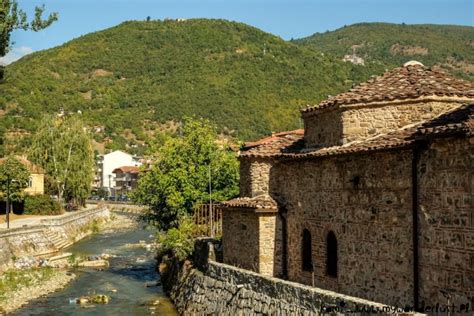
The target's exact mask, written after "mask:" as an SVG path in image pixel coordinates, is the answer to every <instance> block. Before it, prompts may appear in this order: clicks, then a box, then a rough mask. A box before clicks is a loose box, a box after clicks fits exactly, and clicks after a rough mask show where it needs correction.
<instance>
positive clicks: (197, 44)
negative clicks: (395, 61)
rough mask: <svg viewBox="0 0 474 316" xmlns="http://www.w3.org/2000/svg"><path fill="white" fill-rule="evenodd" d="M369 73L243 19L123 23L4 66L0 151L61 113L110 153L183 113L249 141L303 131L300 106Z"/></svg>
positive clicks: (24, 142)
mask: <svg viewBox="0 0 474 316" xmlns="http://www.w3.org/2000/svg"><path fill="white" fill-rule="evenodd" d="M368 75H369V74H368V72H367V69H366V68H364V67H354V66H352V65H351V64H348V63H343V62H341V61H339V60H335V59H334V58H331V57H328V56H324V55H323V54H321V53H319V52H315V51H314V50H311V49H307V48H304V47H301V46H299V45H296V44H293V43H289V42H285V41H284V40H282V39H280V38H279V37H276V36H274V35H271V34H268V33H265V32H262V31H260V30H258V29H256V28H253V27H250V26H248V25H245V24H241V23H235V22H228V21H224V20H205V19H194V20H187V21H175V20H167V21H150V22H136V21H135V22H125V23H122V24H120V25H118V26H116V27H113V28H110V29H107V30H104V31H100V32H96V33H91V34H88V35H85V36H82V37H80V38H78V39H75V40H72V41H70V42H68V43H66V44H64V45H62V46H59V47H56V48H53V49H49V50H45V51H41V52H37V53H34V54H31V55H28V56H26V57H24V58H22V59H21V60H19V61H18V62H16V63H14V64H12V65H10V66H8V67H7V73H6V80H5V82H4V83H2V84H0V117H1V121H0V136H1V135H3V136H2V139H3V143H4V149H5V148H7V147H8V150H10V149H11V148H13V147H15V146H17V147H18V146H20V147H22V146H23V147H24V146H26V145H27V144H28V139H29V136H28V135H29V134H30V133H31V132H32V131H34V129H35V128H36V126H37V124H38V120H39V118H40V117H41V115H42V114H43V113H58V112H59V111H60V109H61V108H62V109H64V111H65V112H69V113H71V112H76V113H77V112H78V111H80V112H81V113H82V114H81V115H82V117H83V119H84V120H85V122H86V123H87V124H88V125H89V126H91V127H94V130H95V131H96V133H95V138H96V140H97V141H98V142H99V143H102V144H106V146H107V147H108V148H128V146H132V147H133V148H136V146H137V145H138V146H140V145H141V144H144V143H146V142H147V141H148V140H149V139H150V138H152V137H154V135H155V134H156V132H157V131H160V130H162V129H164V128H165V127H164V126H170V125H173V124H170V123H169V122H170V121H175V122H177V121H180V120H181V118H182V117H183V116H185V115H197V116H202V117H206V118H209V119H211V120H212V121H214V122H215V123H216V124H217V125H218V126H219V127H220V128H221V130H222V131H223V132H225V133H227V134H231V135H233V136H236V137H238V138H240V139H253V138H256V137H259V136H261V135H264V134H268V133H269V132H271V131H278V130H286V129H292V128H297V127H299V126H301V123H300V120H299V112H298V109H299V108H300V107H301V106H302V105H304V104H307V103H316V102H318V101H320V100H321V99H323V98H325V97H326V96H327V95H328V94H334V93H337V92H340V91H343V90H345V89H347V88H348V87H350V85H351V84H352V80H355V81H360V80H365V79H366V78H367V77H368ZM166 122H168V124H167V125H166V124H165V123H166Z"/></svg>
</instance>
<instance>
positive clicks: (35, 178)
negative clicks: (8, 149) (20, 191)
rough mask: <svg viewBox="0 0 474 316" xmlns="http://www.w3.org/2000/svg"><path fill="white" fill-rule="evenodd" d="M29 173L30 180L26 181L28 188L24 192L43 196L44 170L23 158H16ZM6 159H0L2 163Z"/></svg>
mask: <svg viewBox="0 0 474 316" xmlns="http://www.w3.org/2000/svg"><path fill="white" fill-rule="evenodd" d="M15 158H16V159H17V160H18V161H20V162H21V163H22V164H23V165H24V166H25V167H26V168H27V169H28V172H29V173H30V179H29V180H28V187H27V188H26V189H25V190H24V192H25V193H26V194H29V195H40V194H44V170H43V168H41V167H40V166H38V165H35V164H34V163H32V162H31V161H29V160H28V159H27V158H26V157H24V156H16V157H15ZM5 159H6V158H0V163H2V162H3V161H4V160H5Z"/></svg>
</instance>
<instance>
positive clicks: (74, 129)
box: [30, 116, 94, 203]
mask: <svg viewBox="0 0 474 316" xmlns="http://www.w3.org/2000/svg"><path fill="white" fill-rule="evenodd" d="M91 141H92V139H91V135H90V133H89V132H88V131H87V129H86V128H85V127H84V125H83V123H82V121H81V120H79V119H78V118H76V117H74V116H72V117H66V118H62V117H46V118H45V119H43V124H42V125H41V126H40V127H39V129H38V132H37V133H36V135H35V136H34V138H33V143H32V146H31V151H30V158H31V160H32V161H34V162H35V163H37V164H38V165H40V166H42V167H43V168H44V170H45V172H46V174H47V175H48V176H50V177H51V179H52V182H53V183H54V185H55V186H56V191H57V193H58V198H59V201H60V202H61V203H63V201H65V202H70V201H73V200H74V201H75V202H79V203H83V202H84V200H85V199H86V198H87V196H88V195H89V194H90V191H91V183H92V179H93V169H94V152H93V150H92V142H91Z"/></svg>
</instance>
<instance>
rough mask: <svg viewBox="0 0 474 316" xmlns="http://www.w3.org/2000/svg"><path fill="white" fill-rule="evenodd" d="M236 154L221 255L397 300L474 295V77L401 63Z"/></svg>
mask: <svg viewBox="0 0 474 316" xmlns="http://www.w3.org/2000/svg"><path fill="white" fill-rule="evenodd" d="M301 114H302V118H303V120H304V127H305V128H304V132H303V131H302V130H296V131H291V132H284V133H278V134H274V135H272V136H271V137H268V138H265V139H262V140H260V141H257V142H254V143H250V144H246V145H245V146H244V147H243V148H242V150H241V152H240V154H239V160H240V175H241V184H240V197H239V198H236V199H233V200H230V201H227V202H225V203H223V205H222V208H223V238H222V242H223V251H224V262H225V263H228V264H232V265H235V266H239V267H242V268H246V269H250V270H253V271H256V272H259V273H262V274H265V275H273V276H278V277H281V278H286V279H289V280H291V281H296V282H300V283H304V284H309V285H311V284H312V285H314V286H317V287H320V288H324V289H328V290H333V291H336V292H340V293H343V294H347V295H352V296H358V297H361V298H365V299H369V300H374V301H378V302H381V303H385V304H390V305H396V306H418V307H419V308H420V307H421V308H423V306H426V305H430V304H431V305H435V304H436V303H439V304H446V303H448V298H449V302H450V303H453V302H454V303H456V304H466V303H471V306H473V304H474V208H473V201H474V190H473V183H474V174H473V170H474V138H473V135H474V84H473V83H471V82H468V81H463V80H460V79H456V78H453V77H450V76H448V75H447V74H445V73H443V72H441V71H439V70H436V69H430V68H427V67H424V66H423V65H421V64H420V63H417V62H410V63H407V64H405V65H404V66H403V67H399V68H395V69H393V70H392V71H389V72H387V73H385V74H384V75H382V76H379V77H376V78H374V79H371V80H369V81H368V82H366V83H362V84H360V85H359V86H357V87H355V88H353V89H351V90H349V91H348V92H345V93H342V94H339V95H337V96H334V97H330V98H329V99H327V100H325V101H323V102H322V103H320V104H319V105H317V106H309V107H307V108H305V109H303V110H302V112H301Z"/></svg>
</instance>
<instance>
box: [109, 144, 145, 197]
mask: <svg viewBox="0 0 474 316" xmlns="http://www.w3.org/2000/svg"><path fill="white" fill-rule="evenodd" d="M140 165H141V163H140V162H139V161H138V159H137V158H136V157H134V156H132V155H130V154H127V153H125V152H123V151H120V150H116V151H113V152H111V153H108V154H106V155H104V156H103V157H102V164H101V165H100V169H101V171H102V187H103V188H106V189H107V190H108V191H109V192H111V193H112V189H113V188H114V187H115V174H114V173H113V171H114V170H115V169H116V168H119V167H122V166H136V167H138V166H140Z"/></svg>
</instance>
